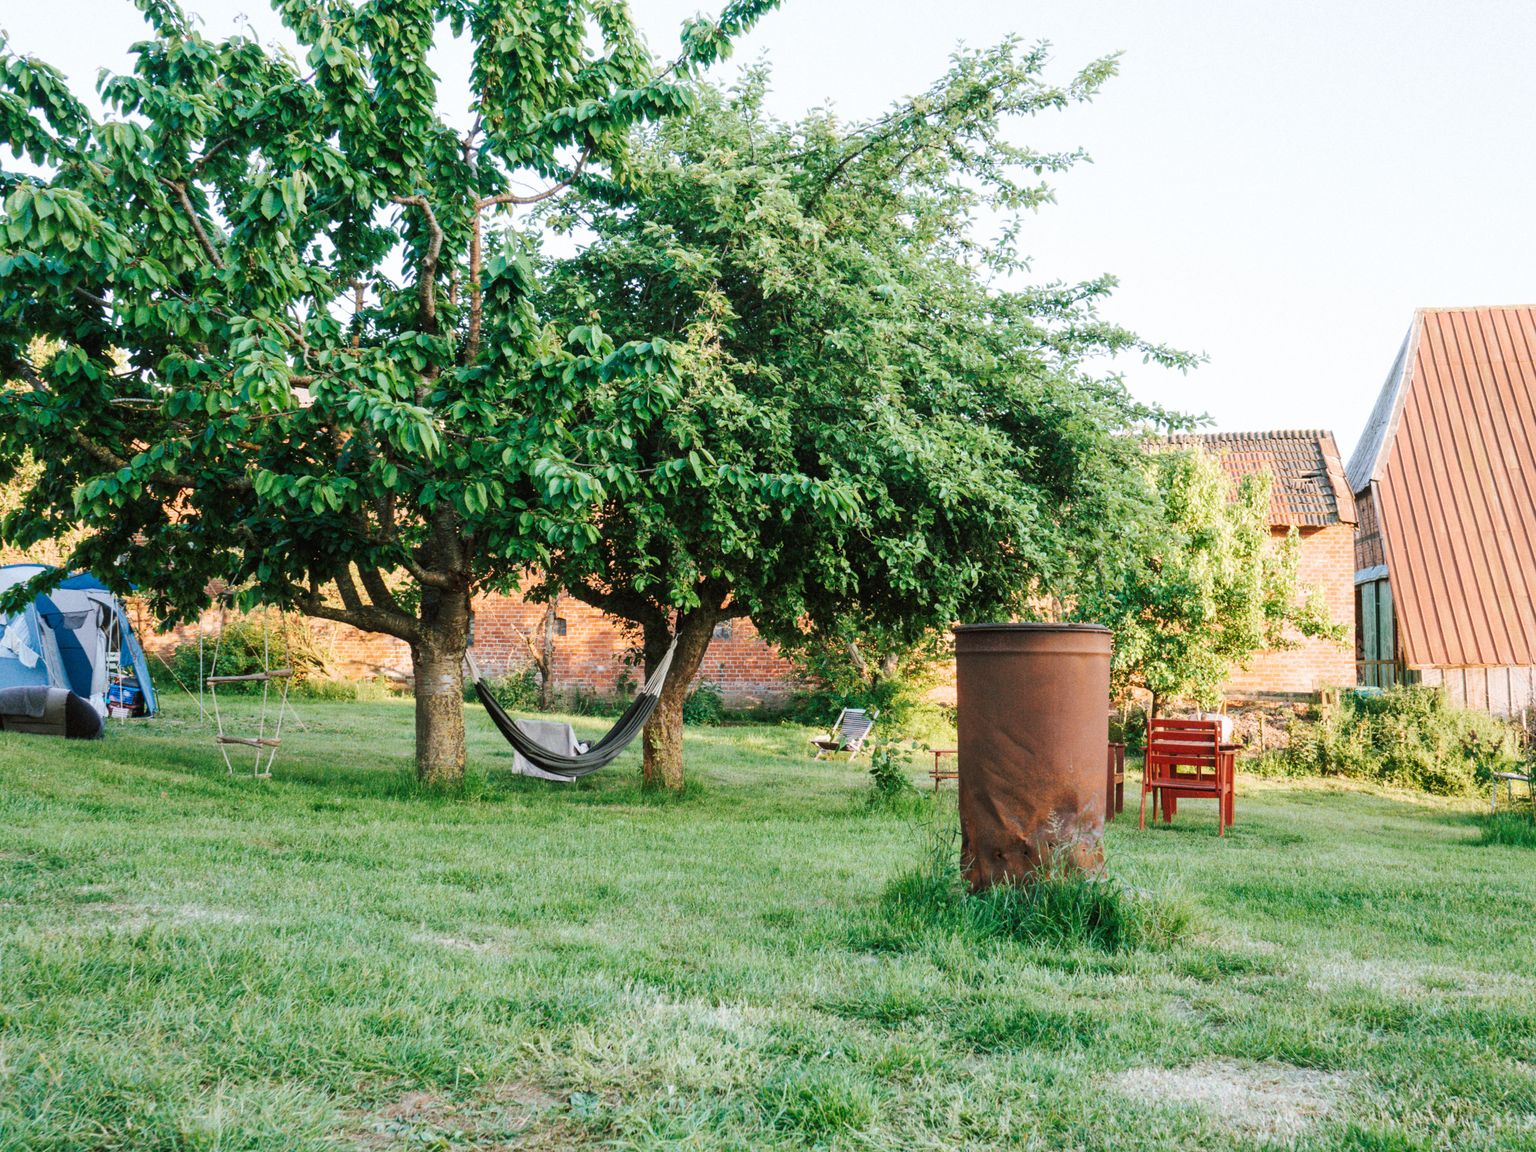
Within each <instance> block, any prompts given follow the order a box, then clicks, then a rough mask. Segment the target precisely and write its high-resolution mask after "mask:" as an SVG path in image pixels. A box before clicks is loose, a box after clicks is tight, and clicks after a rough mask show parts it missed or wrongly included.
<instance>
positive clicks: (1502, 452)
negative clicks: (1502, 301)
mask: <svg viewBox="0 0 1536 1152" xmlns="http://www.w3.org/2000/svg"><path fill="white" fill-rule="evenodd" d="M1349 476H1350V481H1351V484H1352V486H1353V487H1354V489H1355V491H1356V492H1357V493H1360V492H1363V491H1364V490H1365V489H1366V488H1367V487H1368V486H1374V489H1375V498H1376V504H1377V508H1378V509H1379V512H1380V517H1381V531H1382V537H1383V543H1384V544H1385V548H1386V557H1387V572H1388V575H1389V576H1390V578H1391V581H1392V592H1393V600H1394V602H1395V603H1396V605H1397V618H1398V619H1397V623H1398V644H1399V651H1400V653H1401V654H1402V657H1403V659H1405V660H1406V661H1407V662H1408V664H1409V665H1410V666H1413V667H1433V666H1439V665H1445V666H1452V667H1455V666H1467V667H1471V666H1477V665H1486V666H1502V665H1531V664H1536V307H1501V308H1425V309H1421V310H1420V311H1419V312H1417V313H1416V314H1415V315H1414V321H1413V327H1412V328H1411V329H1410V331H1409V334H1408V340H1407V342H1406V343H1405V344H1404V346H1403V351H1402V352H1401V353H1400V354H1399V362H1398V364H1397V365H1395V366H1394V372H1393V374H1392V375H1391V376H1389V377H1388V379H1387V384H1386V387H1385V388H1383V390H1382V395H1381V399H1380V400H1379V401H1378V402H1377V405H1376V409H1375V412H1374V413H1373V414H1372V418H1371V422H1370V424H1369V425H1367V429H1366V434H1365V436H1364V437H1362V439H1361V444H1360V448H1359V449H1357V451H1356V453H1355V456H1354V458H1353V459H1352V460H1351V461H1350V467H1349Z"/></svg>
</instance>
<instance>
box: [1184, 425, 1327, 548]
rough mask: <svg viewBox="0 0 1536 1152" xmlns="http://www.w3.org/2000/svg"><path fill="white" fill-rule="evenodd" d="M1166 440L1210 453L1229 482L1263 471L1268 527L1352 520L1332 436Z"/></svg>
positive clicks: (1201, 436) (1246, 434) (1223, 434)
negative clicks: (1266, 475) (1266, 485)
mask: <svg viewBox="0 0 1536 1152" xmlns="http://www.w3.org/2000/svg"><path fill="white" fill-rule="evenodd" d="M1169 439H1170V440H1171V441H1172V442H1173V443H1175V444H1195V445H1198V446H1200V447H1201V448H1204V449H1205V450H1206V451H1208V452H1212V453H1214V454H1215V455H1216V457H1217V459H1219V460H1220V461H1221V466H1222V468H1223V469H1225V470H1226V473H1227V475H1228V476H1230V477H1232V479H1233V480H1240V479H1241V478H1242V477H1244V476H1251V475H1254V474H1256V473H1260V472H1268V473H1269V475H1270V487H1269V522H1270V524H1271V525H1272V526H1275V527H1287V528H1288V527H1292V526H1295V527H1302V528H1308V527H1319V528H1320V527H1326V526H1327V525H1329V524H1341V523H1342V524H1353V523H1354V522H1355V499H1354V495H1353V493H1352V492H1351V489H1350V487H1349V484H1348V483H1347V481H1346V480H1345V478H1344V466H1343V464H1342V463H1341V462H1340V460H1339V448H1338V445H1337V444H1335V443H1334V440H1333V433H1332V432H1323V431H1309V432H1207V433H1199V434H1192V435H1186V436H1171V437H1169Z"/></svg>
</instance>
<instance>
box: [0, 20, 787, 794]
mask: <svg viewBox="0 0 1536 1152" xmlns="http://www.w3.org/2000/svg"><path fill="white" fill-rule="evenodd" d="M772 4H773V0H730V2H729V3H728V4H727V5H726V7H725V9H724V10H723V12H722V14H721V16H720V18H719V19H718V20H702V19H701V20H694V21H690V22H689V23H687V24H686V25H685V26H684V28H683V32H682V46H681V48H680V50H679V52H678V54H677V56H676V57H675V59H673V60H672V61H671V63H670V64H668V65H659V64H657V63H656V62H653V60H652V58H651V56H650V54H649V52H648V51H647V50H646V48H645V46H644V45H643V43H642V42H641V40H640V38H639V36H638V35H637V33H636V30H635V29H634V27H633V26H632V24H631V22H630V19H629V16H628V11H627V8H626V6H625V5H624V4H622V3H617V2H615V0H366V2H360V3H359V2H353V0H273V6H274V8H275V9H276V10H277V11H278V12H279V14H280V15H281V17H282V20H283V22H284V24H285V25H286V27H287V28H288V30H289V32H290V33H291V34H292V36H293V38H294V39H295V40H296V41H297V42H298V44H299V46H300V51H301V54H302V55H301V56H300V58H295V57H294V56H292V55H290V54H289V53H288V52H287V51H284V50H281V49H274V48H271V47H269V46H266V45H263V44H261V43H259V42H257V41H256V40H254V39H252V38H250V37H248V36H244V35H236V36H233V37H230V38H228V39H225V40H210V39H207V38H205V37H204V36H203V35H202V34H201V33H200V32H199V31H198V30H197V28H196V27H195V25H194V24H193V22H192V21H191V20H189V19H188V17H187V16H186V15H185V14H184V13H183V12H182V10H181V9H180V8H179V7H178V6H177V5H176V4H175V3H174V2H173V0H139V7H140V8H141V9H142V11H143V12H144V15H145V17H146V19H147V20H148V23H149V27H150V35H149V37H148V38H147V39H146V40H145V41H143V42H142V43H139V44H137V45H135V46H134V48H133V52H134V57H135V63H134V67H133V69H132V71H131V72H130V73H128V74H125V75H120V76H105V77H103V80H102V83H101V95H102V97H103V100H104V101H105V104H106V106H107V113H106V115H105V116H104V117H102V118H100V119H98V118H96V117H95V116H93V115H92V114H91V113H90V111H89V110H88V109H87V107H86V106H85V104H84V103H82V101H81V100H80V99H78V98H77V97H76V96H75V95H74V94H73V93H72V92H71V91H70V89H69V87H68V85H67V84H66V82H65V80H64V78H63V77H62V76H61V75H60V74H59V73H58V72H57V71H56V70H54V69H53V68H51V67H49V66H48V65H47V64H45V63H43V62H42V61H40V60H37V59H35V58H32V57H29V56H25V55H20V54H17V53H15V52H13V51H12V50H10V49H9V48H8V47H7V46H6V45H5V44H4V42H3V41H0V144H3V145H5V146H6V150H7V151H8V152H9V153H10V154H11V156H12V159H11V160H9V161H4V162H3V164H0V196H3V197H4V206H3V212H0V378H5V379H10V380H14V381H19V382H20V384H19V386H18V387H15V388H13V389H11V390H8V391H5V392H4V393H3V394H0V482H3V481H4V480H6V479H8V478H9V477H10V475H12V474H13V472H14V469H15V468H16V467H18V466H20V464H21V462H22V461H23V460H24V458H25V456H26V452H27V451H28V450H31V451H32V452H33V454H34V456H35V458H36V459H37V460H38V461H40V462H41V464H42V469H43V471H42V475H41V476H40V477H38V478H37V479H36V481H35V482H34V483H33V484H32V485H31V487H30V490H29V492H28V494H27V496H26V498H25V500H24V501H23V503H22V505H21V507H20V508H18V509H17V510H15V511H14V512H12V513H11V514H10V515H9V516H7V517H6V519H5V521H4V525H3V536H4V538H5V539H6V541H7V542H9V543H12V544H15V545H19V546H28V545H30V544H33V543H35V542H38V541H41V540H44V539H47V538H52V537H56V536H59V535H61V534H62V533H63V532H64V530H66V529H69V528H72V527H76V526H78V527H82V528H84V529H85V530H86V532H85V536H84V538H83V540H82V541H81V542H80V543H79V545H78V546H77V547H75V549H74V551H73V555H72V556H71V557H70V561H69V562H70V564H71V565H73V566H78V567H90V568H92V569H93V570H95V571H98V572H101V573H103V574H107V573H110V574H111V575H112V576H113V578H114V579H116V580H118V581H121V582H128V581H132V582H136V583H138V584H139V585H141V586H142V587H143V589H144V590H145V591H146V593H147V594H148V595H149V597H150V599H151V602H152V604H153V607H154V609H155V610H156V611H158V612H159V613H160V614H162V615H163V616H167V617H184V616H187V615H189V614H192V613H195V612H197V611H198V610H199V609H200V608H201V607H202V606H203V605H204V604H205V602H206V593H205V588H206V586H207V584H208V582H209V580H210V578H219V579H222V580H226V581H229V582H231V583H234V584H236V585H240V586H245V587H247V588H249V589H250V594H251V596H252V597H253V598H255V599H259V600H261V601H265V602H268V603H276V604H280V605H283V606H286V607H294V608H298V609H301V610H303V611H305V612H307V613H310V614H312V615H316V616H321V617H326V618H329V619H334V620H340V621H343V622H345V623H348V624H353V625H356V626H358V627H360V628H365V629H369V630H372V631H378V632H385V633H389V634H391V635H394V636H398V637H400V638H402V639H404V640H407V641H409V642H410V644H411V646H412V652H413V657H414V661H415V665H416V683H417V730H418V769H419V771H420V773H421V774H422V775H423V777H425V778H430V779H443V780H452V779H454V778H456V777H457V776H458V775H459V774H460V773H461V772H462V764H463V718H462V709H461V703H460V691H461V688H460V685H461V674H460V671H459V661H460V657H461V656H462V653H463V651H464V645H465V639H466V635H467V631H468V618H469V597H470V595H471V593H472V592H473V591H474V590H475V589H477V588H484V587H492V586H497V585H501V584H505V583H507V582H509V581H511V580H513V579H515V578H516V576H517V573H518V572H519V571H520V570H521V569H522V568H523V567H524V566H526V565H527V564H528V563H529V562H530V561H534V560H537V559H538V557H539V556H540V555H541V554H542V553H543V551H544V550H546V549H548V548H552V547H555V548H559V549H560V550H561V551H562V553H563V554H576V553H579V552H580V551H581V549H582V548H583V547H585V546H586V545H587V544H588V543H590V542H591V541H592V540H594V539H595V538H596V537H597V535H598V529H597V527H596V525H595V523H594V521H593V519H592V516H591V510H592V508H593V507H594V506H596V505H601V504H604V503H607V502H610V501H612V500H615V499H624V498H627V497H628V496H629V495H631V494H633V493H634V492H636V491H637V490H638V489H639V488H640V487H641V486H643V485H660V486H663V487H664V486H665V485H666V483H668V482H669V477H671V476H673V475H675V473H674V472H672V471H670V470H665V469H664V470H662V471H660V472H659V473H657V472H647V471H646V469H647V468H650V467H653V466H654V461H651V460H648V459H645V458H642V457H641V456H640V455H639V453H638V450H637V445H638V444H639V443H640V442H641V441H642V440H645V439H647V438H654V436H655V433H654V431H653V429H654V426H655V424H656V422H657V420H658V419H659V418H660V417H661V415H662V413H664V412H665V411H666V410H667V408H668V406H669V405H670V404H671V403H672V402H673V400H674V399H675V398H676V385H675V373H674V369H673V356H672V352H671V349H670V348H669V346H668V344H667V342H666V340H665V339H652V334H651V333H643V334H641V331H640V329H639V328H638V327H636V326H634V325H629V326H626V329H625V331H626V333H631V334H633V336H632V337H630V336H628V335H626V337H625V339H626V341H627V342H625V343H622V344H616V343H615V342H614V341H613V340H612V339H610V338H609V337H608V336H607V335H606V333H605V331H604V330H603V328H602V327H600V326H598V325H595V324H582V325H580V326H577V327H576V328H575V329H574V330H573V331H570V332H569V333H566V332H564V331H561V330H558V329H552V328H550V327H549V326H548V325H546V324H545V323H543V322H542V321H541V318H540V316H539V314H538V312H537V311H536V308H535V295H536V294H535V286H534V282H533V266H532V263H531V262H530V259H529V251H530V247H529V244H528V242H527V241H526V240H525V239H524V235H523V233H522V231H521V229H520V228H519V227H517V226H515V225H514V224H513V223H512V220H511V217H510V215H509V214H510V212H511V211H512V210H513V209H514V208H516V207H517V206H519V205H525V204H528V203H531V202H535V201H538V200H540V199H543V198H545V197H548V196H551V195H554V194H556V193H557V192H558V191H559V190H560V189H561V188H563V187H565V186H567V185H570V184H572V183H574V182H577V181H579V180H581V179H584V178H588V177H590V178H591V179H593V180H595V181H599V182H601V183H602V185H603V187H605V188H606V189H608V190H609V191H610V192H611V193H613V194H615V195H617V193H616V192H615V191H614V190H616V189H617V188H619V187H620V181H621V179H622V177H623V176H624V174H625V172H626V169H627V167H628V162H627V158H626V153H627V149H628V147H629V144H630V133H631V130H632V129H633V127H634V126H635V125H636V124H639V123H644V122H647V121H651V120H655V119H657V118H662V117H668V116H674V115H677V114H679V113H682V112H685V111H686V110H687V109H688V108H689V106H690V101H691V90H690V87H689V80H690V78H691V76H692V75H693V74H694V73H695V72H696V71H697V70H698V69H699V68H701V67H702V66H704V65H707V64H709V63H710V62H712V61H713V60H715V59H717V58H718V57H720V56H721V55H722V54H723V53H724V52H725V51H726V49H727V48H728V46H729V42H730V39H731V38H732V37H733V36H735V35H736V34H738V33H739V32H741V31H742V30H743V29H745V28H746V27H748V26H749V25H750V24H751V23H752V22H753V21H754V20H755V19H756V18H757V17H758V16H759V15H760V14H761V13H762V12H763V11H764V10H765V9H767V8H770V7H772ZM443 35H451V36H454V37H465V38H467V39H468V40H469V41H470V43H471V46H472V59H473V66H472V70H471V76H470V81H471V86H472V91H473V98H474V108H473V113H474V117H475V119H474V124H473V127H472V128H471V129H470V130H469V131H468V132H458V131H455V130H454V129H453V128H452V127H451V126H450V124H449V121H448V120H447V119H446V118H445V116H444V114H443V111H442V109H441V108H440V107H439V94H438V78H437V77H436V76H435V75H434V74H433V72H432V69H431V67H430V65H429V54H430V52H431V50H432V47H433V45H434V42H435V41H436V40H437V39H438V38H439V37H441V36H443ZM0 159H3V154H0ZM34 338H43V339H46V340H47V341H48V342H49V345H50V347H51V348H53V349H54V352H53V355H52V356H51V358H50V359H48V360H47V362H46V363H40V362H38V361H37V359H35V358H34V357H32V356H31V355H29V352H28V349H29V346H30V345H31V343H32V341H33V340H34ZM397 572H398V573H403V574H404V575H405V577H406V579H405V580H404V581H400V580H395V579H392V578H390V574H393V573H397Z"/></svg>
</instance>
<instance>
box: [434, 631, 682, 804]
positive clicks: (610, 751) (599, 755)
mask: <svg viewBox="0 0 1536 1152" xmlns="http://www.w3.org/2000/svg"><path fill="white" fill-rule="evenodd" d="M676 649H677V638H676V637H673V639H672V643H671V644H670V645H668V646H667V654H666V655H665V656H663V657H662V658H661V663H659V664H657V665H656V670H655V671H654V672H652V673H651V675H650V677H649V678H648V679H647V680H646V682H645V683H644V684H642V685H641V686H640V691H639V692H638V693H636V694H635V698H634V700H633V702H631V704H630V706H629V707H628V708H626V709H625V710H624V715H622V716H620V717H619V718H618V720H617V721H616V722H615V723H614V725H613V727H612V728H610V729H609V730H608V734H607V735H606V736H604V737H603V738H602V739H601V740H599V741H598V742H597V743H596V744H593V745H592V746H591V747H590V748H588V749H587V750H586V751H585V752H580V753H578V754H576V755H575V756H567V755H565V754H564V753H561V752H555V751H552V750H550V749H548V748H546V747H544V746H543V745H542V744H540V743H538V742H537V741H536V740H534V739H533V737H531V736H529V735H528V733H526V732H524V731H523V730H522V729H521V728H519V727H518V726H517V721H516V720H514V719H512V717H510V716H508V715H507V713H506V709H504V708H503V707H502V706H501V705H500V704H499V703H497V701H496V696H495V694H494V693H492V691H491V689H490V686H489V685H488V684H486V682H485V678H484V677H483V676H481V675H480V667H479V665H477V664H476V663H475V658H474V657H473V656H470V655H468V654H466V655H465V657H464V659H465V660H466V661H467V662H468V663H469V675H470V679H471V680H472V681H473V682H474V685H475V695H476V696H478V697H479V698H480V706H481V707H482V708H484V709H485V711H486V713H487V715H489V716H490V718H491V723H493V724H495V725H496V728H497V730H498V731H499V732H500V733H501V735H502V737H503V738H504V739H505V740H506V742H507V743H508V744H510V745H512V747H513V748H515V749H517V751H518V752H519V753H520V754H521V755H522V757H523V759H524V760H526V761H528V763H530V764H532V765H533V766H534V767H536V768H542V769H543V770H544V771H546V772H552V773H554V774H555V775H556V776H565V777H567V778H569V779H572V780H575V779H577V778H578V777H581V776H589V775H591V774H592V773H593V772H596V771H597V770H598V769H599V768H606V767H607V766H608V765H609V764H611V763H612V762H613V760H614V758H615V757H617V756H618V754H619V753H620V752H622V751H624V749H625V748H626V747H628V746H629V742H630V741H631V740H633V739H634V738H635V737H636V736H638V735H640V730H641V729H642V728H644V727H645V722H646V721H647V720H649V719H650V718H651V713H652V712H654V711H656V703H657V701H658V700H660V699H661V686H662V685H663V684H664V683H665V682H666V679H667V672H668V670H670V669H671V667H672V653H673V652H674V651H676Z"/></svg>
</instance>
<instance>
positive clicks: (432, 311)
mask: <svg viewBox="0 0 1536 1152" xmlns="http://www.w3.org/2000/svg"><path fill="white" fill-rule="evenodd" d="M390 201H391V203H394V204H400V205H408V206H411V207H414V208H420V209H421V212H422V215H424V216H425V217H426V218H427V233H428V237H429V238H428V240H427V250H426V252H425V253H424V254H423V256H422V259H421V267H419V268H417V269H416V293H417V296H418V297H419V298H420V300H421V325H422V329H423V330H424V331H427V332H435V331H437V261H438V257H439V256H440V255H441V254H442V251H443V228H442V225H440V224H439V223H438V222H437V213H435V212H433V211H432V205H431V204H429V203H427V198H426V197H425V196H392V197H390Z"/></svg>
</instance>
